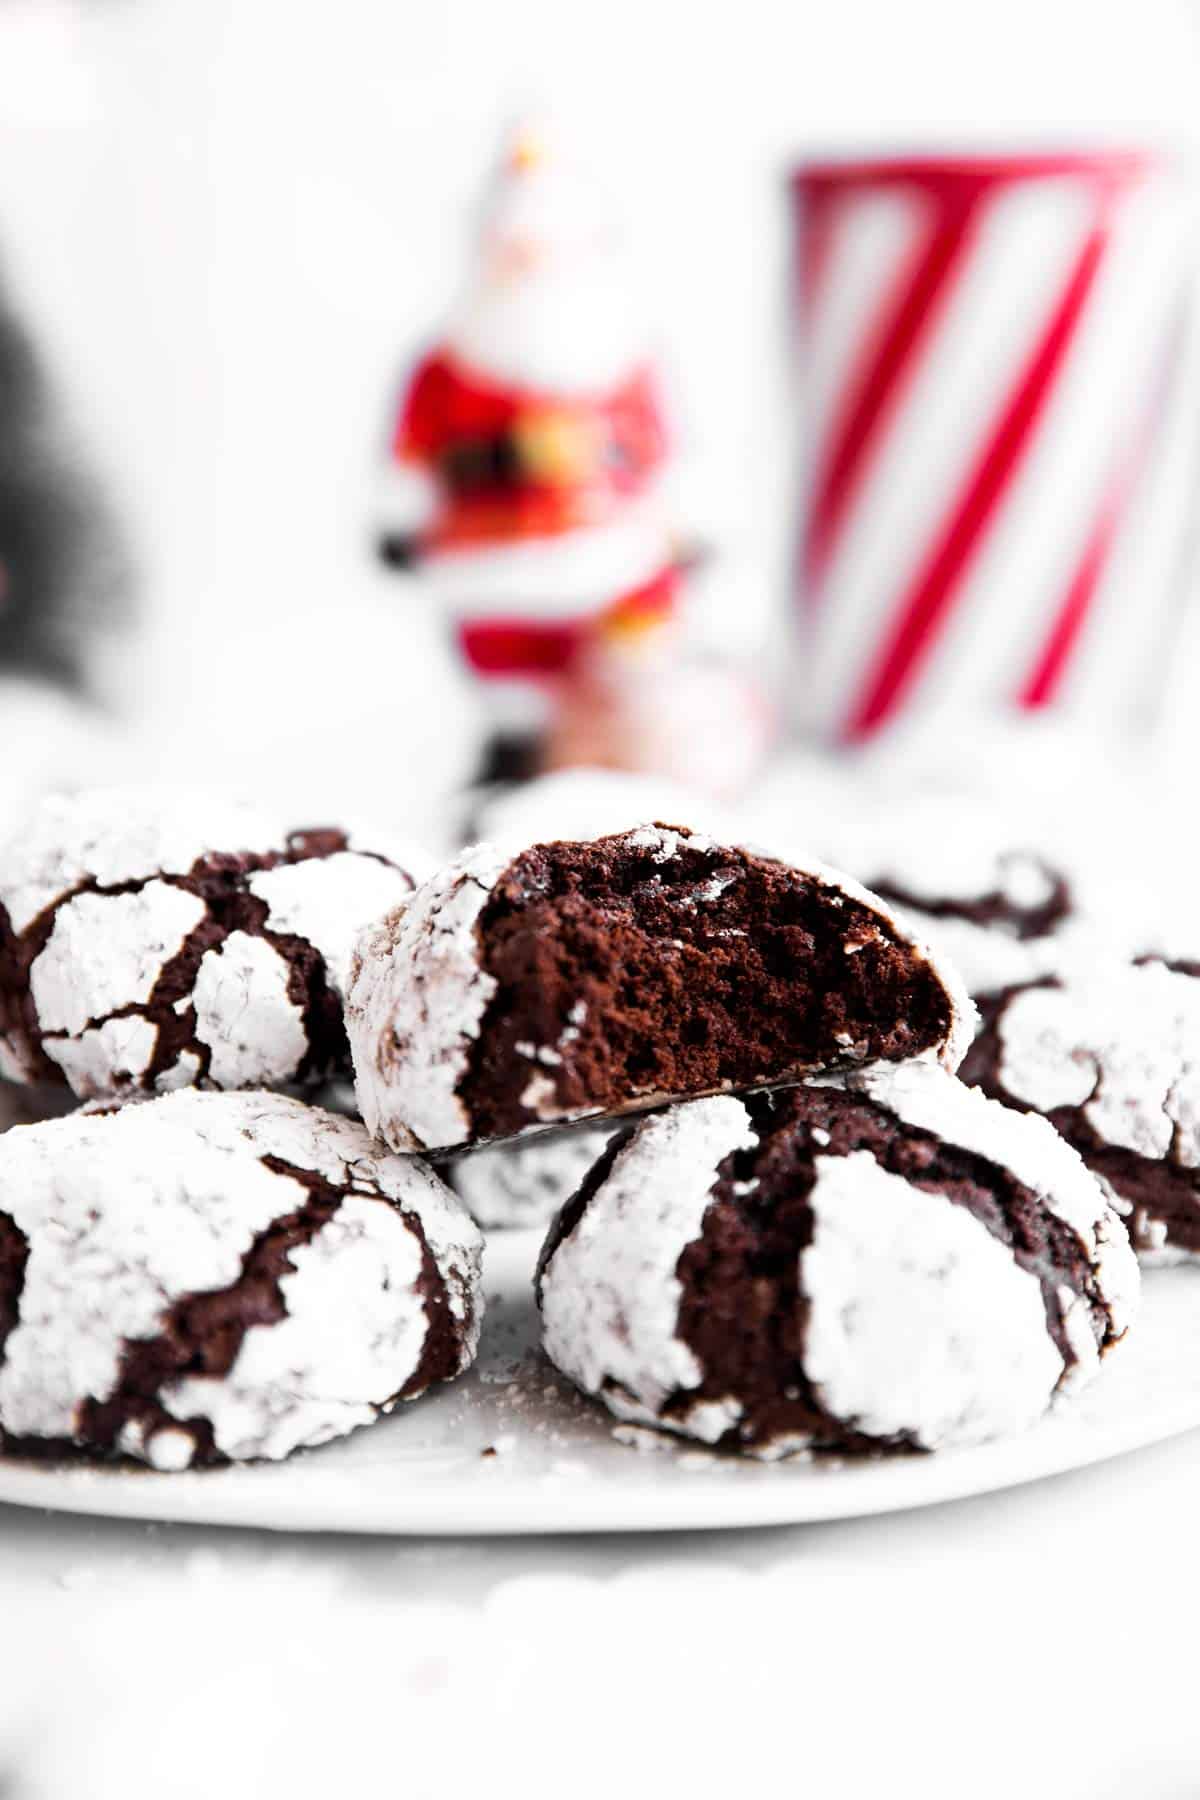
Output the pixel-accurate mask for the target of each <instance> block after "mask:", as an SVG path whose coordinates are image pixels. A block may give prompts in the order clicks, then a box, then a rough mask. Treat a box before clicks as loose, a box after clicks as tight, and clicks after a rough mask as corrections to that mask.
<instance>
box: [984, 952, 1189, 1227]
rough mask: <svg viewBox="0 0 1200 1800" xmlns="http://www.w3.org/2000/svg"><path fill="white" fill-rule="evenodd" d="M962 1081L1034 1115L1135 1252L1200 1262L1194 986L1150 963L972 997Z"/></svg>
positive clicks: (1178, 972)
mask: <svg viewBox="0 0 1200 1800" xmlns="http://www.w3.org/2000/svg"><path fill="white" fill-rule="evenodd" d="M980 1012H981V1018H982V1023H981V1027H980V1031H979V1034H978V1036H977V1037H976V1040H975V1042H974V1044H973V1045H972V1046H971V1049H970V1051H969V1052H968V1055H967V1058H966V1061H965V1062H964V1064H963V1068H962V1075H963V1079H964V1080H965V1081H968V1082H970V1083H971V1084H972V1085H973V1086H975V1087H979V1088H981V1089H982V1090H983V1091H984V1092H985V1093H986V1094H990V1095H991V1096H992V1097H993V1098H995V1099H998V1100H1003V1101H1004V1102H1005V1103H1006V1104H1007V1105H1009V1106H1013V1107H1019V1108H1021V1109H1022V1110H1023V1111H1028V1112H1038V1113H1041V1114H1043V1115H1044V1116H1045V1117H1046V1118H1047V1119H1049V1120H1050V1121H1051V1123H1052V1124H1053V1125H1054V1126H1055V1128H1056V1129H1057V1130H1058V1131H1059V1132H1061V1134H1062V1136H1063V1137H1064V1138H1066V1139H1067V1141H1068V1142H1069V1143H1071V1144H1073V1145H1074V1147H1075V1148H1076V1150H1078V1152H1079V1154H1080V1155H1081V1156H1082V1157H1083V1159H1084V1161H1085V1162H1086V1163H1087V1164H1088V1166H1089V1167H1090V1168H1091V1169H1093V1170H1094V1171H1095V1173H1096V1174H1097V1175H1099V1176H1101V1177H1103V1179H1104V1180H1105V1181H1106V1182H1107V1183H1108V1184H1109V1186H1110V1188H1111V1190H1112V1192H1113V1194H1114V1196H1115V1202H1116V1204H1117V1205H1118V1207H1119V1208H1120V1210H1121V1211H1122V1212H1123V1214H1124V1215H1125V1218H1126V1220H1127V1223H1128V1226H1129V1232H1130V1236H1131V1238H1132V1240H1133V1243H1134V1245H1135V1247H1136V1248H1137V1249H1138V1251H1139V1252H1140V1253H1141V1254H1142V1255H1143V1256H1146V1257H1153V1258H1155V1259H1156V1260H1161V1261H1170V1260H1174V1259H1177V1258H1179V1257H1182V1256H1198V1255H1200V980H1198V979H1197V978H1196V977H1195V975H1193V974H1190V973H1187V972H1186V970H1185V969H1184V968H1182V967H1174V968H1172V967H1170V966H1168V965H1166V964H1163V963H1160V962H1148V963H1145V964H1141V965H1133V966H1128V967H1126V966H1113V967H1102V968H1099V969H1097V970H1095V971H1093V972H1092V974H1091V975H1090V976H1087V977H1083V976H1073V977H1071V978H1066V977H1064V978H1061V979H1047V980H1045V981H1040V982H1034V983H1030V984H1027V985H1024V986H1019V987H1014V988H1007V989H1003V990H1001V991H1000V992H998V993H996V994H992V995H986V996H983V997H981V1000H980Z"/></svg>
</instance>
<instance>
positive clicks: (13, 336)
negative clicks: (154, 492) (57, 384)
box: [0, 277, 130, 699]
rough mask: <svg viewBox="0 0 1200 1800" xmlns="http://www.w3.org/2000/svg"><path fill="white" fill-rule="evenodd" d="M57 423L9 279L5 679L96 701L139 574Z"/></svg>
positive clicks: (2, 577) (2, 433)
mask: <svg viewBox="0 0 1200 1800" xmlns="http://www.w3.org/2000/svg"><path fill="white" fill-rule="evenodd" d="M56 414H57V408H56V406H55V404H54V397H53V395H52V392H51V390H50V385H49V383H48V381H47V379H46V375H45V372H44V370H43V368H42V366H41V364H40V362H39V358H38V356H37V353H36V351H35V349H34V344H33V339H32V336H31V335H30V333H29V332H27V331H26V329H25V327H24V325H23V323H22V321H21V320H20V319H19V318H18V317H17V315H16V312H15V311H14V309H13V307H12V304H11V301H10V300H9V298H8V296H7V295H6V293H5V291H4V287H3V281H2V277H0V677H5V676H18V677H25V678H28V679H30V680H34V681H41V682H47V683H50V684H52V685H53V686H56V687H58V688H61V689H65V690H66V691H67V692H69V693H72V694H75V695H77V696H79V698H81V699H87V698H89V697H92V696H91V695H90V693H89V689H90V682H89V662H90V652H91V650H92V648H93V646H94V645H95V644H96V642H97V641H98V639H99V638H100V637H101V636H102V635H106V634H108V633H110V632H112V631H114V630H116V629H117V628H118V627H119V626H121V625H122V624H124V623H126V622H127V620H128V618H129V613H130V601H129V591H130V567H129V563H128V560H127V556H126V552H125V550H124V547H123V546H122V544H121V541H120V538H119V535H118V532H117V528H116V525H115V522H114V520H113V518H112V515H111V513H110V511H109V509H108V507H107V505H106V504H105V502H104V499H103V496H102V494H101V492H100V490H99V488H98V486H97V484H96V482H95V481H94V479H93V478H92V476H91V475H90V473H89V472H87V471H85V470H84V469H83V467H82V466H81V465H80V463H79V460H78V458H77V457H75V456H74V455H73V454H72V452H71V449H70V446H69V443H68V442H67V440H66V435H65V432H64V429H63V427H62V424H61V422H60V420H59V419H58V418H57V416H56Z"/></svg>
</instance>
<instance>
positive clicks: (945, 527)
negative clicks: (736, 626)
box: [794, 150, 1200, 740]
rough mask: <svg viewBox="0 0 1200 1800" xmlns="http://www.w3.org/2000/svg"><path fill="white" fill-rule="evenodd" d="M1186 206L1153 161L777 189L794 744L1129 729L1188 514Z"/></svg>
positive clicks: (1098, 156)
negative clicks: (1014, 724)
mask: <svg viewBox="0 0 1200 1800" xmlns="http://www.w3.org/2000/svg"><path fill="white" fill-rule="evenodd" d="M1193 194H1194V189H1193V186H1192V181H1191V178H1190V174H1189V172H1188V170H1187V169H1186V167H1185V166H1184V165H1182V164H1181V163H1179V162H1178V161H1176V160H1175V159H1173V158H1171V157H1169V156H1168V155H1166V154H1159V153H1157V152H1151V151H1145V152H1141V151H1128V152H1126V151H1114V150H1103V151H1096V152H1085V153H1074V154H1065V153H1059V154H1051V155H1040V156H1030V155H1021V156H997V157H966V158H951V157H926V158H917V159H908V160H901V159H898V158H896V159H888V160H884V161H871V162H858V163H840V164H838V163H834V164H820V165H808V166H805V167H803V168H801V169H800V170H799V171H798V172H797V173H796V175H795V178H794V196H795V203H796V215H797V223H798V227H799V233H798V245H799V256H798V259H797V285H798V289H799V294H798V299H799V311H800V316H801V321H802V342H803V358H804V368H805V415H804V418H805V427H806V430H805V439H806V442H805V496H804V510H803V530H802V538H801V544H800V550H799V555H798V558H797V587H798V594H797V604H798V609H799V616H800V633H801V645H802V649H801V655H800V659H799V664H800V666H799V672H798V682H797V688H798V700H799V706H798V712H799V719H800V722H801V723H802V724H803V726H804V727H805V728H806V729H807V730H809V731H811V732H815V733H817V734H819V735H821V736H823V737H825V738H828V739H834V740H856V739H862V738H866V737H868V736H870V735H871V734H873V733H874V732H876V731H879V730H880V729H881V728H884V727H887V726H891V725H894V724H899V723H903V724H904V725H906V726H909V727H911V726H912V725H914V724H916V725H918V726H919V725H921V724H923V723H924V722H925V720H926V719H928V720H930V721H933V720H936V721H938V722H939V723H941V722H944V720H945V717H946V715H947V713H959V714H961V713H964V712H968V711H969V712H972V713H975V714H978V713H979V712H980V711H981V710H996V709H1003V708H1006V707H1026V708H1044V707H1047V706H1051V705H1061V706H1063V707H1064V708H1067V709H1069V710H1070V711H1071V712H1072V713H1074V714H1075V715H1077V716H1078V715H1084V716H1091V717H1099V716H1100V715H1104V716H1105V717H1107V718H1109V719H1110V720H1116V721H1126V722H1130V723H1132V722H1133V720H1134V719H1135V718H1136V719H1142V718H1144V717H1145V716H1146V714H1147V711H1148V710H1149V709H1150V708H1151V707H1152V705H1153V703H1154V700H1155V697H1156V695H1157V694H1158V693H1159V692H1160V691H1161V687H1162V683H1163V681H1164V678H1165V673H1166V665H1167V662H1168V661H1169V657H1170V646H1171V644H1172V643H1173V641H1174V637H1175V633H1176V631H1177V627H1178V623H1179V617H1180V610H1181V599H1182V596H1183V593H1184V591H1185V587H1186V581H1187V576H1188V573H1189V571H1188V568H1187V562H1188V559H1187V555H1186V551H1187V545H1188V541H1189V527H1190V524H1191V521H1192V517H1193V514H1194V512H1195V511H1196V508H1197V507H1198V506H1200V485H1198V484H1197V479H1196V476H1197V468H1196V447H1197V433H1196V425H1197V419H1198V418H1200V396H1198V394H1197V383H1196V380H1195V336H1196V334H1195V331H1194V319H1195V313H1194V304H1193V301H1194V291H1195V290H1194V279H1193V273H1194V270H1193V264H1194V258H1195V252H1196V241H1195V229H1194V223H1195V221H1194V200H1193Z"/></svg>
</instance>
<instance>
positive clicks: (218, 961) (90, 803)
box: [0, 789, 425, 1098]
mask: <svg viewBox="0 0 1200 1800" xmlns="http://www.w3.org/2000/svg"><path fill="white" fill-rule="evenodd" d="M424 873H425V865H424V862H423V860H422V858H421V855H420V853H419V852H413V851H410V850H408V849H407V848H406V847H400V848H397V847H395V846H392V845H390V844H388V843H387V842H386V840H385V839H383V838H381V837H380V836H379V835H378V834H367V835H366V836H363V835H361V834H359V833H358V832H354V833H349V832H347V831H345V830H343V829H341V828H340V827H322V828H320V829H309V830H288V829H287V827H286V826H284V825H282V824H281V823H280V822H279V821H278V820H275V819H265V818H262V817H259V816H258V815H257V814H256V813H254V812H253V811H251V810H249V809H247V808H244V807H241V806H238V805H235V804H232V803H229V802H226V801H224V800H222V799H220V798H216V797H212V796H201V795H187V794H183V795H163V794H159V793H157V792H155V791H153V790H135V789H129V790H126V789H106V790H102V791H96V792H91V793H82V794H76V795H71V796H67V797H62V796H58V797H54V798H51V799H47V800H45V801H43V802H42V803H41V805H40V806H39V808H38V809H37V811H36V812H35V813H34V815H33V817H32V818H31V819H30V820H29V822H28V824H27V825H26V826H25V828H24V829H23V830H22V831H21V832H19V833H18V834H17V835H16V836H15V837H14V838H13V839H12V840H11V842H9V843H8V844H7V845H6V846H5V847H4V848H3V849H0V1074H3V1075H4V1076H6V1077H7V1078H8V1079H10V1080H23V1081H27V1082H47V1081H53V1082H58V1083H59V1084H62V1083H64V1082H65V1083H66V1084H67V1085H68V1086H69V1087H70V1088H72V1089H73V1090H74V1092H75V1093H76V1094H77V1095H79V1096H80V1097H81V1098H89V1097H91V1096H93V1095H106V1094H136V1093H147V1092H149V1093H154V1092H162V1091H165V1090H167V1089H171V1088H179V1087H188V1086H204V1087H217V1088H245V1087H258V1086H271V1087H275V1086H283V1085H287V1084H291V1083H310V1082H317V1081H319V1080H321V1079H323V1078H324V1077H325V1076H327V1075H329V1074H330V1073H331V1072H335V1071H337V1070H338V1069H345V1068H346V1067H347V1066H348V1055H347V1046H346V1040H345V1027H344V1024H343V1019H342V999H341V990H342V987H343V984H344V980H345V975H346V966H347V963H348V961H349V955H350V950H351V948H352V945H353V942H354V937H355V935H356V933H357V931H358V930H359V929H360V928H361V927H362V926H363V925H364V924H365V923H366V922H367V921H368V920H369V919H371V918H373V917H376V916H377V915H378V914H379V913H380V912H382V911H383V910H384V909H385V908H386V907H389V906H393V905H395V903H396V902H397V901H399V900H401V899H402V898H403V897H404V895H406V894H407V893H409V892H410V891H411V890H412V887H413V884H414V881H416V880H418V879H420V877H421V876H422V875H423V874H424Z"/></svg>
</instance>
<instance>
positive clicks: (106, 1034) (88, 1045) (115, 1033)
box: [43, 1015, 198, 1100]
mask: <svg viewBox="0 0 1200 1800" xmlns="http://www.w3.org/2000/svg"><path fill="white" fill-rule="evenodd" d="M43 1048H44V1050H45V1052H46V1055H47V1056H48V1057H49V1058H50V1060H51V1062H55V1063H57V1064H58V1066H59V1068H60V1069H61V1070H62V1072H63V1074H64V1075H65V1076H66V1078H67V1081H68V1083H69V1084H70V1086H71V1088H72V1090H73V1091H74V1093H76V1094H77V1095H78V1096H79V1098H80V1099H81V1100H85V1099H86V1100H90V1099H105V1098H107V1097H108V1096H109V1095H110V1094H111V1093H112V1090H113V1088H114V1087H126V1086H128V1087H132V1088H135V1089H136V1088H137V1087H138V1085H139V1084H140V1083H141V1080H142V1077H143V1076H144V1075H145V1074H146V1072H147V1071H148V1069H149V1067H150V1064H151V1062H152V1061H153V1060H154V1052H155V1050H156V1049H157V1048H158V1027H157V1026H156V1025H151V1024H150V1022H149V1020H148V1019H140V1018H138V1017H137V1016H136V1015H135V1016H134V1017H132V1018H128V1019H126V1018H120V1019H106V1020H105V1021H104V1023H103V1025H94V1026H92V1027H91V1028H90V1029H89V1030H87V1031H81V1032H79V1034H78V1035H77V1036H76V1037H69V1038H47V1039H46V1041H45V1043H44V1045H43ZM197 1066H198V1065H197ZM171 1074H172V1071H167V1073H166V1074H164V1075H163V1076H161V1077H160V1078H159V1082H158V1083H157V1084H156V1085H159V1086H161V1087H162V1088H163V1089H164V1091H165V1090H166V1089H167V1088H168V1087H169V1086H172V1085H175V1086H177V1085H178V1083H177V1082H174V1083H173V1082H172V1081H171Z"/></svg>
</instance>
